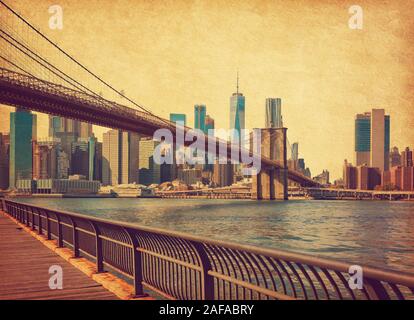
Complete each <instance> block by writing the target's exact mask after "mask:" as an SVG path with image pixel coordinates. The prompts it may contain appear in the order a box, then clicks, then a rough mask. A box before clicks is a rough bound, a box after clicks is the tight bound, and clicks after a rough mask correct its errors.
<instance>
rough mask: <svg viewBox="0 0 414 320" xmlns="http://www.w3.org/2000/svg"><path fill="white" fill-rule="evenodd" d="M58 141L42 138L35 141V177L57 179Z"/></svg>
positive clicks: (36, 178)
mask: <svg viewBox="0 0 414 320" xmlns="http://www.w3.org/2000/svg"><path fill="white" fill-rule="evenodd" d="M57 148H58V143H56V142H54V141H53V140H41V141H35V142H34V143H33V179H34V180H38V179H56V174H57Z"/></svg>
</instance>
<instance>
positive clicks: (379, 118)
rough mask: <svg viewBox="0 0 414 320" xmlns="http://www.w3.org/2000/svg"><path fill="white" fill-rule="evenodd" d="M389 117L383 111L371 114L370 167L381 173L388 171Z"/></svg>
mask: <svg viewBox="0 0 414 320" xmlns="http://www.w3.org/2000/svg"><path fill="white" fill-rule="evenodd" d="M389 124H390V123H389V116H386V115H385V111H384V109H372V112H371V159H370V160H371V164H370V166H371V167H374V168H378V169H380V170H381V171H384V170H388V169H389V152H390V128H389Z"/></svg>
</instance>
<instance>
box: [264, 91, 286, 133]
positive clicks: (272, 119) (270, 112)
mask: <svg viewBox="0 0 414 320" xmlns="http://www.w3.org/2000/svg"><path fill="white" fill-rule="evenodd" d="M282 127H283V121H282V100H281V99H280V98H267V99H266V128H282Z"/></svg>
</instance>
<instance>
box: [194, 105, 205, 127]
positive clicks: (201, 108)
mask: <svg viewBox="0 0 414 320" xmlns="http://www.w3.org/2000/svg"><path fill="white" fill-rule="evenodd" d="M194 129H199V130H201V131H203V132H206V106H205V105H203V104H196V105H195V106H194Z"/></svg>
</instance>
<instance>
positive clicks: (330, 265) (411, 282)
mask: <svg viewBox="0 0 414 320" xmlns="http://www.w3.org/2000/svg"><path fill="white" fill-rule="evenodd" d="M5 201H6V202H9V203H15V204H20V205H26V206H29V207H33V208H37V209H43V210H48V211H51V212H54V213H58V214H63V215H67V216H71V217H74V218H80V219H86V220H89V221H93V222H98V223H105V224H110V225H113V226H118V227H122V228H129V229H133V230H136V231H144V232H151V233H157V234H161V235H165V236H171V237H177V238H181V239H184V240H188V241H194V242H199V243H203V244H206V245H213V246H221V247H226V248H229V249H233V250H242V251H248V252H251V253H254V254H258V255H264V256H268V257H273V258H276V259H282V260H286V261H293V262H297V263H301V264H306V265H311V266H313V267H319V268H327V269H334V270H337V271H340V272H349V267H350V266H352V265H355V263H347V262H344V261H338V260H333V259H327V258H322V257H318V256H311V255H308V254H304V253H297V252H292V251H288V250H278V249H272V248H266V247H257V246H253V245H245V244H239V243H235V242H231V241H223V240H214V239H210V238H205V237H200V236H195V235H191V234H187V233H184V232H179V231H171V230H165V229H161V228H153V227H147V226H143V225H138V224H132V223H128V222H121V221H113V220H108V219H102V218H97V217H93V216H88V215H84V214H79V213H75V212H69V211H63V210H57V209H52V208H48V207H40V206H36V205H33V204H30V203H24V202H19V201H13V200H10V199H7V198H6V200H5ZM358 266H360V267H362V268H363V272H364V277H369V278H375V279H378V280H381V281H387V282H394V283H399V284H402V285H406V286H408V287H414V274H413V273H409V272H402V271H398V272H397V271H395V270H389V269H383V268H376V267H370V266H365V265H363V264H358Z"/></svg>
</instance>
